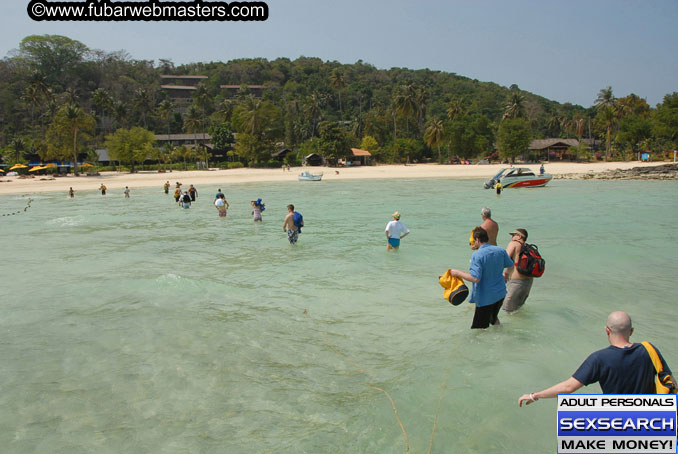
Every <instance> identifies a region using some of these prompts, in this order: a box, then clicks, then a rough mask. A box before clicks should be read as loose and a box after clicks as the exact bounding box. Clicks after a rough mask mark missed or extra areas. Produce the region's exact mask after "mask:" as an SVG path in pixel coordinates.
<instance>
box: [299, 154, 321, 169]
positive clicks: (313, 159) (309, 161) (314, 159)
mask: <svg viewBox="0 0 678 454" xmlns="http://www.w3.org/2000/svg"><path fill="white" fill-rule="evenodd" d="M324 162H325V159H323V157H322V156H320V155H319V154H318V153H311V154H310V155H308V156H306V157H305V158H304V164H306V165H309V166H321V165H323V163H324Z"/></svg>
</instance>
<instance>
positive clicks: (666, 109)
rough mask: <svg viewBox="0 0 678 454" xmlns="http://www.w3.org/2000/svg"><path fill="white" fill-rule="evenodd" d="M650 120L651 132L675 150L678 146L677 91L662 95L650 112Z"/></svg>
mask: <svg viewBox="0 0 678 454" xmlns="http://www.w3.org/2000/svg"><path fill="white" fill-rule="evenodd" d="M652 120H653V121H652V133H653V134H654V135H655V136H657V138H658V139H660V140H662V141H665V142H667V145H668V146H670V147H671V148H672V149H674V150H675V149H676V148H677V147H678V92H675V91H674V92H673V93H671V94H668V95H666V96H664V100H663V102H662V103H661V104H658V105H657V110H656V111H654V112H653V113H652Z"/></svg>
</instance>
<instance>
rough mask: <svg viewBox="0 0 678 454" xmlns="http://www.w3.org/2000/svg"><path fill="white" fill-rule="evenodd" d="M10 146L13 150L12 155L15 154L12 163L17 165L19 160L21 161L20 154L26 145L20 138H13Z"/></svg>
mask: <svg viewBox="0 0 678 454" xmlns="http://www.w3.org/2000/svg"><path fill="white" fill-rule="evenodd" d="M11 145H12V148H13V149H14V153H16V155H15V160H14V162H15V163H18V162H19V159H21V152H22V151H24V150H25V149H26V143H25V142H24V140H23V139H22V138H21V137H15V138H14V139H13V140H12V143H11Z"/></svg>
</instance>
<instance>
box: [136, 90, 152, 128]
mask: <svg viewBox="0 0 678 454" xmlns="http://www.w3.org/2000/svg"><path fill="white" fill-rule="evenodd" d="M134 106H135V107H136V108H137V110H138V111H139V114H140V115H141V118H142V119H143V120H144V128H146V127H148V123H147V121H146V115H147V114H148V113H149V112H150V111H151V110H152V109H153V101H152V100H151V95H150V94H149V93H148V90H146V89H144V88H139V89H137V91H135V92H134Z"/></svg>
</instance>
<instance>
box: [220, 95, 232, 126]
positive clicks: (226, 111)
mask: <svg viewBox="0 0 678 454" xmlns="http://www.w3.org/2000/svg"><path fill="white" fill-rule="evenodd" d="M233 107H234V103H233V100H232V99H224V100H223V101H221V102H220V103H219V104H218V106H217V115H220V116H221V117H222V118H223V119H224V121H231V115H233Z"/></svg>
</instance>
